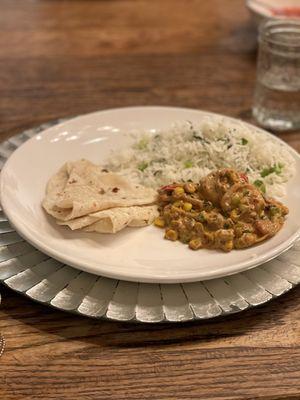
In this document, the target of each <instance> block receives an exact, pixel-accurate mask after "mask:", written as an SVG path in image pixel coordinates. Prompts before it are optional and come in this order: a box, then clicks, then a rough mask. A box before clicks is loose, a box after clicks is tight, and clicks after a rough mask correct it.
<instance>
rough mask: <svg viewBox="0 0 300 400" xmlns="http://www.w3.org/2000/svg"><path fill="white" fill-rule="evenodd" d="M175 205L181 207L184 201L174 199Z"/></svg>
mask: <svg viewBox="0 0 300 400" xmlns="http://www.w3.org/2000/svg"><path fill="white" fill-rule="evenodd" d="M173 206H175V207H181V206H182V202H181V201H180V200H177V201H174V203H173Z"/></svg>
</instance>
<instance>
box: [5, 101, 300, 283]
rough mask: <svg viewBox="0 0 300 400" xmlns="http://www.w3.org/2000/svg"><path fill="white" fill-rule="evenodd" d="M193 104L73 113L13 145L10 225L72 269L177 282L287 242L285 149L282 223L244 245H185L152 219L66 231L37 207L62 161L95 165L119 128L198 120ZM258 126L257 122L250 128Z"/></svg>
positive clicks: (292, 233)
mask: <svg viewBox="0 0 300 400" xmlns="http://www.w3.org/2000/svg"><path fill="white" fill-rule="evenodd" d="M207 115H210V116H212V115H214V118H223V117H222V116H218V115H215V114H209V113H205V112H201V111H197V110H190V109H182V108H170V107H132V108H123V109H115V110H108V111H103V112H96V113H92V114H88V115H84V116H81V117H77V118H74V119H72V120H69V121H67V122H65V123H62V124H60V125H56V126H55V127H53V128H50V129H47V130H45V131H44V132H43V133H41V134H38V135H36V136H35V137H33V138H32V139H30V140H29V141H28V142H26V143H25V144H24V145H22V146H21V147H19V148H18V150H16V151H15V152H14V153H13V154H12V156H11V157H10V158H9V160H8V161H7V163H6V164H5V166H4V168H3V170H2V173H1V202H2V206H3V209H4V211H5V213H6V214H7V216H8V217H9V219H10V221H11V223H12V224H13V225H14V227H15V228H16V230H17V231H18V232H19V233H20V234H21V235H22V236H23V237H24V238H25V239H26V240H28V241H29V242H30V243H32V244H33V245H34V246H35V247H37V248H38V249H40V250H41V251H43V252H45V253H47V254H49V255H50V256H52V257H54V258H56V259H58V260H60V261H62V262H64V263H66V264H69V265H72V266H74V267H77V268H78V269H81V270H84V271H87V272H91V273H94V274H98V275H103V276H108V277H111V278H116V279H122V280H132V281H139V282H156V283H176V282H191V281H199V280H206V279H212V278H217V277H221V276H225V275H230V274H234V273H237V272H240V271H243V270H246V269H249V268H252V267H254V266H257V265H259V264H261V263H263V262H265V261H267V260H270V259H272V258H274V257H275V256H277V255H278V254H280V253H281V252H283V251H284V250H286V249H288V248H289V247H290V246H291V245H292V244H293V243H294V242H295V240H296V239H297V238H298V237H299V221H300V209H299V201H300V193H299V181H300V173H299V172H300V158H299V156H298V154H297V153H296V152H295V151H294V150H292V149H291V152H292V154H293V156H294V158H295V160H296V162H297V171H298V174H297V175H296V176H295V178H294V179H293V180H292V181H291V182H290V183H289V186H288V193H289V195H288V197H287V198H286V199H284V202H285V203H286V204H287V205H288V207H289V208H290V215H289V217H288V219H287V222H286V224H285V227H284V229H282V230H281V231H280V232H279V234H277V235H276V236H275V237H274V238H272V239H271V240H268V241H266V242H264V243H262V244H260V245H258V246H255V247H252V248H250V249H245V250H239V251H232V252H230V253H228V254H224V253H221V252H218V251H214V250H201V251H197V252H193V251H190V250H189V249H188V248H187V246H183V245H182V244H181V243H179V242H176V243H172V242H169V241H166V240H163V239H162V237H163V232H162V231H161V230H159V229H158V228H155V227H153V226H150V227H146V228H137V229H133V228H127V229H125V230H124V231H123V232H120V233H118V234H116V235H100V234H94V233H78V232H71V231H70V230H68V229H67V228H65V227H59V226H57V225H56V224H55V223H54V222H53V220H52V219H51V218H50V217H48V216H47V215H46V214H45V213H44V211H43V210H42V208H41V200H42V198H43V196H44V191H45V185H46V183H47V181H48V179H49V178H50V176H51V175H53V174H54V173H55V171H56V170H57V169H58V168H59V167H60V166H61V165H62V164H63V163H64V162H65V161H67V160H76V159H79V158H82V157H84V158H87V159H89V160H91V161H93V162H95V163H99V164H101V162H102V160H104V159H105V158H106V157H107V156H109V154H110V151H111V149H115V150H116V149H121V148H122V147H124V146H126V145H127V140H128V139H127V138H126V136H125V135H124V133H127V132H128V131H131V130H133V129H139V130H145V129H146V130H150V129H151V132H153V133H155V130H157V129H162V128H168V127H169V126H170V125H171V124H172V123H174V121H179V120H190V121H193V122H200V121H201V119H202V118H203V117H205V116H207ZM255 129H257V128H255Z"/></svg>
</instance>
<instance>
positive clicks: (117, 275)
mask: <svg viewBox="0 0 300 400" xmlns="http://www.w3.org/2000/svg"><path fill="white" fill-rule="evenodd" d="M137 109H139V110H143V109H148V110H149V109H152V110H154V111H155V110H161V109H165V110H168V109H169V110H172V111H174V110H180V111H194V112H197V113H200V114H202V115H206V116H210V115H211V116H217V117H219V118H220V117H221V118H226V119H227V120H228V119H229V120H233V121H239V122H241V123H243V124H246V125H248V126H250V127H251V129H253V128H255V129H257V130H258V131H261V132H263V133H264V134H268V135H270V136H271V137H272V138H273V139H275V140H277V141H279V142H281V143H282V144H284V146H285V147H287V148H288V149H289V151H291V152H292V153H293V155H294V156H295V157H296V158H298V159H299V160H300V155H299V153H298V152H297V151H296V150H295V149H293V148H292V147H291V146H290V145H289V144H287V143H286V142H284V141H283V140H282V139H280V138H278V137H277V136H273V135H272V134H271V133H269V132H268V131H266V130H264V129H262V128H260V127H257V126H255V125H253V124H250V123H248V122H245V121H242V120H240V119H237V118H234V117H230V116H226V115H223V114H217V113H213V112H210V111H205V110H197V109H192V108H184V107H172V106H136V107H135V106H133V107H120V108H112V109H106V110H100V111H94V112H91V113H87V114H83V115H79V116H76V117H74V118H70V119H69V120H67V121H63V122H62V123H58V124H56V125H54V126H52V127H50V128H46V129H44V130H42V131H41V132H39V134H43V133H44V132H47V131H48V130H51V129H53V127H55V128H59V127H63V126H64V125H65V124H67V123H68V122H70V121H74V120H77V119H80V118H82V117H91V116H93V114H105V113H110V112H119V111H126V110H134V111H136V110H137ZM34 140H35V136H33V137H32V138H30V139H29V140H28V141H26V142H25V143H29V142H31V141H34ZM25 143H23V144H22V145H21V146H19V147H18V148H17V149H16V151H18V149H20V148H21V147H22V146H23V145H24V144H25ZM10 158H11V157H9V158H8V159H7V161H6V162H5V164H4V166H3V168H2V171H1V175H0V196H1V203H2V207H3V210H4V212H5V214H6V215H7V217H8V218H9V221H10V223H11V224H12V226H13V227H14V229H15V230H16V231H17V232H18V233H19V234H20V236H21V237H23V238H24V239H25V240H26V241H28V242H29V243H30V244H32V245H33V246H34V247H36V248H38V249H39V250H41V251H42V252H43V253H45V254H47V255H49V256H50V257H53V258H55V259H57V260H58V261H60V262H63V263H65V264H67V265H70V266H72V267H75V268H77V269H79V270H81V271H85V272H89V273H92V274H96V275H99V276H106V277H109V278H113V279H121V280H126V281H132V282H145V283H170V284H174V283H183V282H197V281H199V280H210V279H216V278H220V277H224V276H230V275H233V274H236V273H239V272H243V271H246V270H249V269H252V268H255V267H257V266H259V265H261V264H263V263H265V262H268V261H270V260H272V259H274V258H276V257H278V256H279V255H280V254H281V253H283V252H285V251H287V250H288V249H290V248H291V247H292V246H293V244H294V243H295V242H296V241H297V240H298V239H299V237H300V227H299V228H298V230H297V231H296V232H295V233H294V234H293V235H292V236H291V237H290V238H289V240H287V241H285V242H283V244H284V245H283V244H281V245H278V246H277V251H275V252H272V254H271V255H269V256H268V257H264V256H262V257H260V260H259V261H258V262H253V261H254V260H253V261H252V262H251V264H250V265H248V266H243V267H241V266H240V267H237V266H238V264H235V265H236V267H235V269H234V270H232V269H231V268H232V267H231V268H228V269H227V271H226V273H225V274H224V272H222V273H221V272H219V273H218V271H216V272H214V273H212V274H210V275H209V276H207V273H205V274H203V272H202V273H197V274H196V273H195V272H193V273H190V274H188V275H187V274H186V273H185V275H184V277H182V276H179V275H178V274H177V275H176V278H172V277H167V278H166V276H165V275H163V276H161V277H158V274H156V278H153V277H151V274H149V272H143V274H142V275H143V277H141V276H137V275H136V273H133V274H131V273H130V271H129V272H128V270H126V273H121V272H120V271H119V272H111V271H110V270H109V268H107V267H109V265H108V264H105V263H100V264H99V266H101V265H102V266H103V267H104V270H103V269H101V268H100V269H99V267H98V268H97V271H95V267H93V266H86V265H83V266H82V263H81V262H76V260H75V261H74V259H73V258H72V257H71V256H68V255H61V252H60V251H57V250H55V249H52V248H51V247H48V246H47V245H46V244H45V243H44V242H43V241H41V240H39V238H36V237H35V235H31V233H30V232H28V230H27V229H26V226H21V229H20V228H19V225H18V223H16V220H17V219H18V218H14V216H13V215H12V213H11V212H10V208H9V205H8V204H7V203H6V200H8V199H6V198H5V195H4V196H3V193H4V188H3V186H4V185H3V176H4V175H5V171H6V168H8V167H9V160H10ZM269 253H270V251H269ZM243 264H245V262H243ZM105 266H106V268H105Z"/></svg>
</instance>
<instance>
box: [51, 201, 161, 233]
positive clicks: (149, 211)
mask: <svg viewBox="0 0 300 400" xmlns="http://www.w3.org/2000/svg"><path fill="white" fill-rule="evenodd" d="M158 215H159V213H158V211H157V207H156V206H155V205H152V206H131V207H115V208H111V209H109V210H104V211H98V212H96V213H93V214H89V215H87V216H84V217H80V218H76V219H73V220H70V221H58V220H57V223H58V224H59V225H67V226H69V227H70V228H71V229H72V230H77V229H83V230H84V231H85V232H99V233H116V232H118V231H120V230H121V229H123V228H125V227H126V226H136V227H138V226H146V225H149V224H152V222H153V221H154V219H155V218H156V217H157V216H158Z"/></svg>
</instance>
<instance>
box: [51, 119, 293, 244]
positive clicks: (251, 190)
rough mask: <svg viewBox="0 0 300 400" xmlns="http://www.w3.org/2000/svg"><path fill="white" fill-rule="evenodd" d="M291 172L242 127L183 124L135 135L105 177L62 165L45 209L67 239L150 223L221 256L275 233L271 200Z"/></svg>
mask: <svg viewBox="0 0 300 400" xmlns="http://www.w3.org/2000/svg"><path fill="white" fill-rule="evenodd" d="M294 163H295V161H294V159H293V157H292V155H291V154H290V153H289V152H288V150H287V149H286V148H285V147H284V146H282V145H281V143H280V142H278V141H275V140H272V139H270V138H269V137H267V138H265V137H264V135H263V134H261V133H256V132H255V131H253V129H251V130H250V129H249V131H248V130H247V126H246V125H245V124H243V125H242V127H241V126H240V125H239V124H238V123H228V122H224V123H222V122H211V121H210V120H209V119H206V120H204V121H203V123H202V124H201V125H197V126H196V125H195V124H192V123H190V122H187V123H184V124H179V125H177V126H175V127H173V128H172V129H169V130H166V131H161V132H155V133H152V134H150V133H148V134H142V135H141V134H140V133H139V135H138V136H134V142H133V144H132V147H131V148H127V149H123V152H122V151H121V152H120V153H119V155H113V156H112V157H111V158H110V159H109V160H108V161H107V162H106V163H105V165H104V167H103V166H98V165H95V164H93V163H92V162H90V161H87V160H84V159H82V160H79V161H76V162H67V163H66V164H64V165H63V166H62V167H61V168H60V170H59V171H58V172H57V173H56V174H55V175H54V176H53V177H52V178H51V179H50V181H49V182H48V185H47V189H46V196H45V198H44V200H43V207H44V209H45V210H46V211H47V213H48V214H50V215H52V216H53V217H54V218H55V220H56V222H57V224H58V225H65V226H68V227H69V228H70V229H72V230H80V229H81V230H83V231H85V232H99V233H116V232H118V231H120V230H121V229H123V228H125V227H126V226H132V227H140V226H146V225H150V224H152V223H153V221H154V223H155V225H157V226H160V227H164V228H165V238H166V239H169V240H172V241H175V240H179V241H181V242H183V243H187V244H188V245H189V247H190V248H191V249H193V250H197V249H200V248H210V249H221V250H223V251H226V252H228V251H231V250H232V249H242V248H247V247H250V246H252V245H254V244H256V243H259V242H261V241H263V240H265V239H268V238H270V237H272V236H274V235H275V234H276V233H277V232H278V231H279V230H280V229H281V227H282V226H283V224H284V219H285V216H286V215H287V214H288V208H287V207H285V206H284V205H283V204H281V203H280V202H278V201H277V200H274V199H273V198H271V197H270V195H271V194H275V195H277V196H280V195H282V194H283V193H284V191H285V184H286V182H287V181H288V180H289V178H290V177H291V176H292V175H293V173H294ZM109 170H113V172H110V171H109ZM237 171H239V172H237ZM170 182H171V183H170ZM173 182H176V183H173ZM161 184H163V186H162V187H161V188H160V189H159V190H158V188H159V187H160V186H161ZM165 184H166V185H165ZM157 190H158V193H157Z"/></svg>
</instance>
